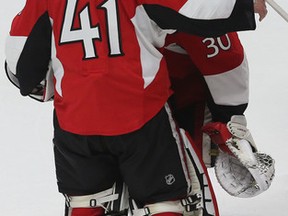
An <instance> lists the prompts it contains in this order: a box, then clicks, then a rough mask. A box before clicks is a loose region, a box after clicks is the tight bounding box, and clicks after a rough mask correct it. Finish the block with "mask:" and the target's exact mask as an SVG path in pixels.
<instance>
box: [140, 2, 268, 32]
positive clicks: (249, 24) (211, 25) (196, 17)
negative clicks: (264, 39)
mask: <svg viewBox="0 0 288 216" xmlns="http://www.w3.org/2000/svg"><path fill="white" fill-rule="evenodd" d="M146 2H147V4H145V5H144V7H145V10H146V12H147V14H148V15H149V17H150V18H151V19H152V20H154V21H155V22H156V23H157V24H158V25H159V26H160V27H161V28H162V29H177V30H178V31H181V32H186V33H190V34H196V35H200V36H219V35H223V34H225V33H227V32H233V31H242V30H253V29H255V28H256V24H255V15H254V12H256V13H258V12H259V11H254V3H253V0H234V1H233V0H217V1H213V3H212V2H211V1H207V0H193V1H191V0H188V1H187V0H183V1H178V2H177V3H174V4H173V5H169V3H167V7H164V6H163V5H165V4H164V3H163V4H160V3H159V4H157V0H155V1H153V0H147V1H146ZM151 2H154V3H155V4H149V3H151ZM159 2H161V1H160V0H159ZM166 2H169V1H166ZM183 2H184V3H183ZM161 3H162V2H161ZM170 4H171V3H170ZM180 4H181V5H180ZM177 6H178V8H177ZM261 15H262V16H264V15H263V14H261Z"/></svg>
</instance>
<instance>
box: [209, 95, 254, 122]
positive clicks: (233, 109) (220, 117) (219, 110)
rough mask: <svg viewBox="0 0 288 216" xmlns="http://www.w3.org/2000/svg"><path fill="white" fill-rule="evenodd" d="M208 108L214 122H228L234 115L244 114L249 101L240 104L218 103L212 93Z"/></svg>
mask: <svg viewBox="0 0 288 216" xmlns="http://www.w3.org/2000/svg"><path fill="white" fill-rule="evenodd" d="M207 102H208V103H207V105H208V108H209V110H210V112H211V114H212V120H213V121H214V122H223V123H227V122H229V121H230V120H231V117H232V116H233V115H244V112H245V110H246V109H247V106H248V103H244V104H240V105H234V106H232V105H231V106H229V105H218V104H216V103H215V102H214V100H213V98H212V96H211V94H210V95H209V96H208V100H207Z"/></svg>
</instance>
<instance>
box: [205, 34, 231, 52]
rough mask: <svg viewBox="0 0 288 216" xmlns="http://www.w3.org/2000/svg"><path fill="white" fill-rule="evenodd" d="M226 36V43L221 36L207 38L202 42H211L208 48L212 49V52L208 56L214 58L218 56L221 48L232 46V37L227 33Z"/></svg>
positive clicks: (226, 48)
mask: <svg viewBox="0 0 288 216" xmlns="http://www.w3.org/2000/svg"><path fill="white" fill-rule="evenodd" d="M225 37H226V44H224V43H223V42H222V39H221V37H217V38H216V39H215V38H205V39H204V40H203V41H202V42H203V43H204V44H205V43H206V42H208V43H209V44H208V45H207V48H208V49H211V50H212V52H211V54H207V58H212V57H214V56H216V55H217V54H218V53H219V50H220V49H222V50H229V49H230V47H231V41H230V38H229V36H228V35H227V34H225Z"/></svg>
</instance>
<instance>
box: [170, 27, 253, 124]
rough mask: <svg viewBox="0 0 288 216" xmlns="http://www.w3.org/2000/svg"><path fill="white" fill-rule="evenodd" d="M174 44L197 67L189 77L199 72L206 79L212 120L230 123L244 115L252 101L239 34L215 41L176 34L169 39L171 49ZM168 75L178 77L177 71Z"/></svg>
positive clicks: (246, 66)
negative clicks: (236, 117) (195, 71)
mask: <svg viewBox="0 0 288 216" xmlns="http://www.w3.org/2000/svg"><path fill="white" fill-rule="evenodd" d="M171 44H174V46H172V45H171ZM175 44H177V45H178V46H180V47H181V48H182V50H183V51H184V50H185V52H186V54H187V55H188V56H189V57H190V61H191V63H192V64H193V65H194V68H192V67H190V71H189V70H187V72H186V73H187V74H189V73H191V71H194V70H195V68H196V70H198V71H199V73H201V74H202V76H203V77H204V79H205V82H206V85H207V87H208V90H209V91H208V95H207V98H206V102H208V106H209V109H210V111H211V113H212V117H213V120H214V121H221V122H227V121H229V120H230V118H231V116H232V115H241V114H244V112H245V110H246V108H247V105H248V101H249V68H248V62H247V59H246V56H245V53H244V49H243V47H242V44H241V42H240V40H239V38H238V35H237V33H235V32H234V33H229V34H226V35H222V36H220V37H214V38H205V37H197V36H193V35H188V34H184V33H176V34H174V35H171V36H168V37H167V47H168V48H171V47H172V48H173V47H175ZM174 50H176V49H174ZM183 51H182V52H183ZM176 52H177V50H176ZM170 59H171V58H170ZM179 61H180V60H178V62H179ZM170 64H171V63H170ZM178 64H179V63H178ZM168 69H170V70H173V68H171V67H170V68H168ZM169 72H170V74H171V73H172V75H173V73H174V75H173V76H175V74H176V73H179V72H177V71H176V70H175V69H174V72H173V71H169ZM187 76H188V75H187ZM182 88H183V86H182ZM187 88H188V86H187ZM190 88H191V87H190ZM176 90H177V89H176ZM194 94H197V93H196V92H195V93H194Z"/></svg>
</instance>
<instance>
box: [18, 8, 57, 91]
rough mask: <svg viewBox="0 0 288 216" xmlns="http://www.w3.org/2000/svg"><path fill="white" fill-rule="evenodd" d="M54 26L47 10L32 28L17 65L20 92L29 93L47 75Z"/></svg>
mask: <svg viewBox="0 0 288 216" xmlns="http://www.w3.org/2000/svg"><path fill="white" fill-rule="evenodd" d="M51 33H52V27H51V23H50V19H49V15H48V12H45V13H44V14H43V15H42V16H41V17H40V18H39V19H38V21H37V23H36V24H35V26H34V28H33V29H32V31H31V33H30V35H29V36H28V38H27V41H26V43H25V45H24V48H23V51H22V53H21V55H20V57H19V60H18V63H17V66H16V77H17V78H18V80H19V85H20V93H21V94H22V95H23V96H26V95H29V94H30V93H31V92H32V90H33V89H34V88H35V87H36V86H37V85H38V84H39V83H40V82H41V81H42V80H44V79H45V77H46V73H47V71H48V65H49V61H50V59H51Z"/></svg>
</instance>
